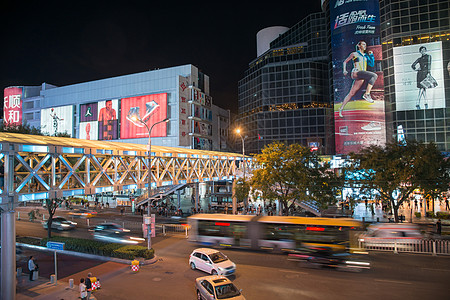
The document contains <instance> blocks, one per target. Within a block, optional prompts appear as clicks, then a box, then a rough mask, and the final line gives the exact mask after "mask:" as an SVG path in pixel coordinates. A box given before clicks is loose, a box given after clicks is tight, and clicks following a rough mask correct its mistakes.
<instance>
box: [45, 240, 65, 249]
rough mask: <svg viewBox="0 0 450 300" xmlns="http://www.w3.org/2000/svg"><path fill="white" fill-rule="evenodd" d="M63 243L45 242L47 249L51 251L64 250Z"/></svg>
mask: <svg viewBox="0 0 450 300" xmlns="http://www.w3.org/2000/svg"><path fill="white" fill-rule="evenodd" d="M64 245H65V243H58V242H47V248H49V249H53V250H64Z"/></svg>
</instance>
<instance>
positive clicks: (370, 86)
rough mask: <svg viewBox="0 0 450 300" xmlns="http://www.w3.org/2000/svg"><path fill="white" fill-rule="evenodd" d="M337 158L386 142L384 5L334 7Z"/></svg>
mask: <svg viewBox="0 0 450 300" xmlns="http://www.w3.org/2000/svg"><path fill="white" fill-rule="evenodd" d="M330 23H331V45H332V61H333V82H334V88H335V90H334V99H335V103H334V109H335V144H336V153H338V154H348V153H350V152H352V151H354V152H358V151H359V150H360V149H362V148H363V147H367V146H370V145H372V144H376V145H383V144H385V142H386V133H385V119H384V116H385V114H384V86H383V72H382V68H381V62H382V49H381V44H380V40H381V39H380V20H379V3H378V1H377V0H367V1H349V0H337V1H336V2H333V3H330Z"/></svg>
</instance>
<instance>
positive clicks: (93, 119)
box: [3, 65, 230, 151]
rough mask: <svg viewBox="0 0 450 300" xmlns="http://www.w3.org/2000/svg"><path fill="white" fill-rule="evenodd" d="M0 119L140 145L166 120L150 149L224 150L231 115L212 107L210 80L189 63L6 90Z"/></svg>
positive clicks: (83, 136)
mask: <svg viewBox="0 0 450 300" xmlns="http://www.w3.org/2000/svg"><path fill="white" fill-rule="evenodd" d="M3 118H4V122H5V123H6V124H11V125H19V124H25V123H27V124H29V125H30V126H33V127H36V128H41V131H42V132H45V133H48V134H50V135H55V134H59V133H66V134H68V135H69V136H71V137H76V138H80V139H88V140H108V141H122V142H128V143H139V144H147V143H148V134H149V130H148V129H151V127H152V125H153V124H155V123H157V122H160V121H163V120H165V119H168V122H162V123H160V124H158V125H156V126H155V127H154V128H153V129H151V135H152V141H151V142H152V145H160V146H169V147H185V148H190V149H200V150H216V151H224V150H229V147H228V143H227V137H228V127H229V123H230V112H229V110H225V109H222V108H220V107H218V106H216V105H214V104H213V103H212V97H211V96H210V91H209V76H207V75H205V74H203V73H202V72H200V71H199V70H198V68H197V67H195V66H193V65H183V66H177V67H172V68H166V69H157V70H151V71H147V72H142V73H136V74H130V75H124V76H119V77H112V78H107V79H101V80H96V81H90V82H84V83H79V84H73V85H68V86H62V87H56V86H54V85H51V84H47V83H43V84H42V85H40V86H12V87H7V88H5V90H4V115H3ZM144 123H145V124H144ZM146 125H147V126H148V128H147V126H146Z"/></svg>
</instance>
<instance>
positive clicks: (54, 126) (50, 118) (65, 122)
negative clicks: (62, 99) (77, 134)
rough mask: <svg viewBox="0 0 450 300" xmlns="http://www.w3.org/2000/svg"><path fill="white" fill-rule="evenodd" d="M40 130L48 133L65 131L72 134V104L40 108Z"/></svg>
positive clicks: (53, 133)
mask: <svg viewBox="0 0 450 300" xmlns="http://www.w3.org/2000/svg"><path fill="white" fill-rule="evenodd" d="M41 130H42V131H43V132H46V133H48V134H50V135H55V134H58V133H67V134H69V135H70V136H72V131H73V105H67V106H58V107H52V108H45V109H42V110H41Z"/></svg>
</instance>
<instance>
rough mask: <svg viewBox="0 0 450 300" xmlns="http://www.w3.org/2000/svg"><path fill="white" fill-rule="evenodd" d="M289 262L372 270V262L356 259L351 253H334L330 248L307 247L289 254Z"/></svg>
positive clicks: (342, 268)
mask: <svg viewBox="0 0 450 300" xmlns="http://www.w3.org/2000/svg"><path fill="white" fill-rule="evenodd" d="M288 257H289V260H291V261H298V262H304V263H306V264H308V265H311V266H314V267H327V268H335V269H338V270H350V271H356V272H360V271H362V270H364V269H370V262H367V261H364V260H361V259H360V258H357V257H355V254H350V253H349V252H346V251H345V252H334V251H333V250H332V249H331V248H330V247H316V246H305V247H300V248H298V249H296V250H295V251H294V252H292V253H289V255H288Z"/></svg>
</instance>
